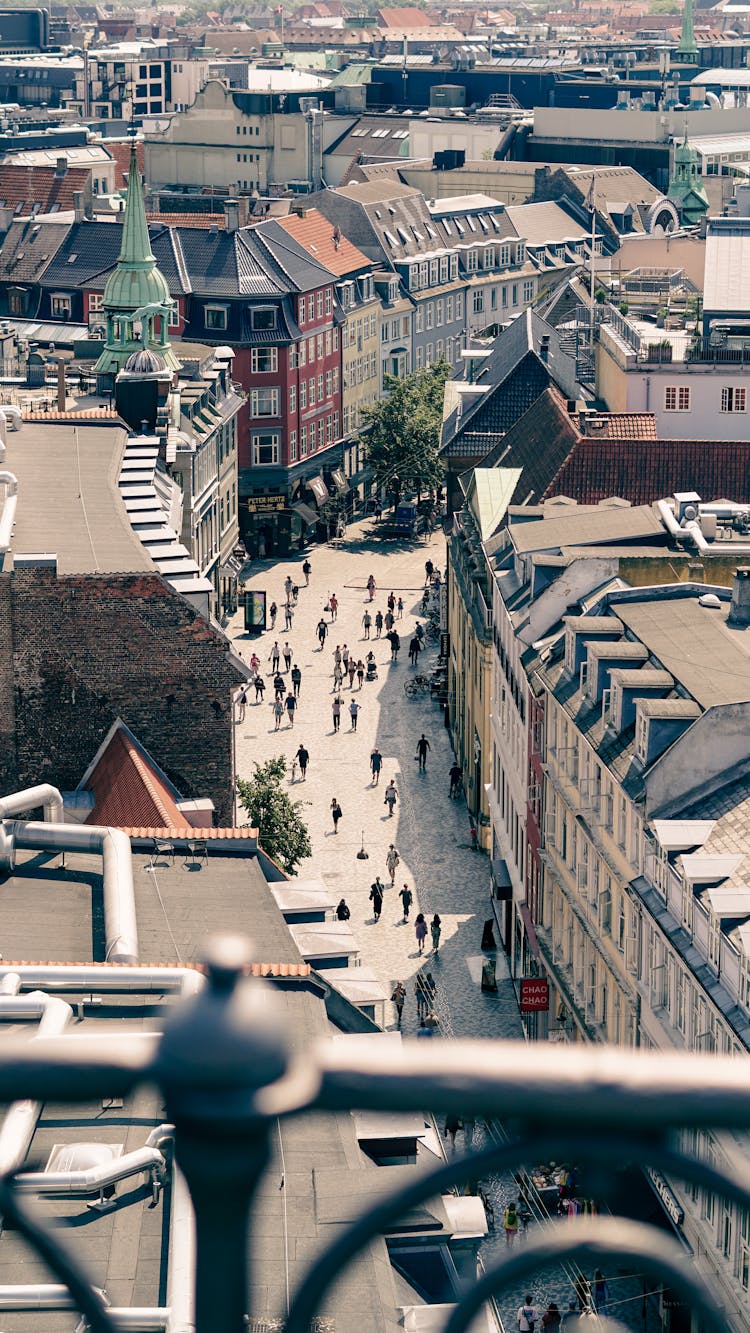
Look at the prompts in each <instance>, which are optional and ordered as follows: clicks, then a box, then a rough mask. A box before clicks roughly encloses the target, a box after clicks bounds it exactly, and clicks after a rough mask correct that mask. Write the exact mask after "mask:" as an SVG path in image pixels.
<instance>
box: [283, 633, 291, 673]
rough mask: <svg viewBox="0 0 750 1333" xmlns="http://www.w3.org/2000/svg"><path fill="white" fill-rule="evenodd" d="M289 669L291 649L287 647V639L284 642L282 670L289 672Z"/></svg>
mask: <svg viewBox="0 0 750 1333" xmlns="http://www.w3.org/2000/svg"><path fill="white" fill-rule="evenodd" d="M291 669H292V650H291V648H290V647H289V640H288V639H285V640H284V670H285V671H291Z"/></svg>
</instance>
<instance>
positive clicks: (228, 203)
mask: <svg viewBox="0 0 750 1333" xmlns="http://www.w3.org/2000/svg"><path fill="white" fill-rule="evenodd" d="M224 219H225V222H224V226H225V230H226V231H237V229H238V228H239V225H240V205H239V200H238V199H225V200H224Z"/></svg>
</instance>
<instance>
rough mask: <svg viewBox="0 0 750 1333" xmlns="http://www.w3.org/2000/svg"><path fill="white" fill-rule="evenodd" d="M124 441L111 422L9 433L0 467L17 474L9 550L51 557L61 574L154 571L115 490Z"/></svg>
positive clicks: (35, 425)
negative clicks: (15, 500) (14, 517)
mask: <svg viewBox="0 0 750 1333" xmlns="http://www.w3.org/2000/svg"><path fill="white" fill-rule="evenodd" d="M126 440H127V431H126V430H125V428H124V427H123V426H122V425H120V424H118V423H117V422H116V421H112V422H107V423H106V424H104V425H87V424H86V423H85V422H80V421H49V422H42V421H25V422H24V423H23V424H22V426H21V429H20V430H18V431H8V435H7V450H6V454H5V460H4V466H5V467H6V468H7V469H8V470H9V471H10V472H13V473H15V475H16V477H17V478H18V505H17V508H16V523H15V531H14V535H13V540H12V543H11V554H12V555H14V556H15V555H29V554H32V553H45V554H47V555H56V556H57V569H58V573H60V574H98V573H102V574H114V573H132V572H143V571H148V572H149V573H151V574H153V573H156V566H155V565H154V563H153V561H152V560H151V558H150V556H149V555H148V554H147V553H146V551H145V549H144V547H143V546H142V545H141V543H140V541H139V540H138V538H137V537H136V535H135V533H134V532H133V529H132V528H131V526H130V522H129V520H128V515H127V513H126V510H125V505H124V504H123V501H122V499H121V497H120V494H119V490H118V485H117V479H118V475H119V471H120V464H121V462H122V457H123V453H124V449H125V441H126Z"/></svg>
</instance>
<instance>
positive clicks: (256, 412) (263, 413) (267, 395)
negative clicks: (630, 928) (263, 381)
mask: <svg viewBox="0 0 750 1333" xmlns="http://www.w3.org/2000/svg"><path fill="white" fill-rule="evenodd" d="M266 402H267V403H268V404H269V405H270V410H264V409H263V407H262V406H261V404H265V403H266ZM278 415H279V390H278V387H277V386H276V385H269V387H268V388H267V389H251V390H250V416H251V417H252V418H253V419H256V418H258V417H260V418H263V417H277V416H278Z"/></svg>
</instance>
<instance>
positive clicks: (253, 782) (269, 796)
mask: <svg viewBox="0 0 750 1333" xmlns="http://www.w3.org/2000/svg"><path fill="white" fill-rule="evenodd" d="M285 776H286V760H285V759H284V758H283V757H282V756H281V755H279V756H278V758H277V759H269V760H268V762H267V763H265V764H256V765H255V772H254V774H253V776H252V777H251V778H250V779H249V781H247V780H245V779H243V778H240V779H239V780H238V782H237V791H238V793H239V798H240V805H241V806H242V807H243V809H244V810H245V811H246V812H247V814H248V815H249V817H250V822H251V823H252V826H253V828H257V830H258V843H259V845H260V846H261V847H262V848H263V851H264V852H266V853H267V855H268V856H270V857H271V858H272V860H274V861H276V862H278V864H279V865H280V866H281V868H282V870H285V871H286V872H287V874H289V875H291V874H293V873H294V870H295V868H296V866H297V865H298V864H299V862H300V861H302V860H303V859H304V857H306V856H311V855H312V846H311V844H310V834H309V833H308V830H307V825H306V824H305V822H304V820H303V819H302V816H301V814H300V811H301V809H302V802H301V801H290V799H289V797H288V796H287V794H286V792H285V791H282V789H281V784H282V781H283V780H284V777H285Z"/></svg>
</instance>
